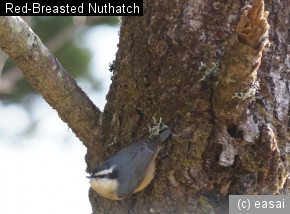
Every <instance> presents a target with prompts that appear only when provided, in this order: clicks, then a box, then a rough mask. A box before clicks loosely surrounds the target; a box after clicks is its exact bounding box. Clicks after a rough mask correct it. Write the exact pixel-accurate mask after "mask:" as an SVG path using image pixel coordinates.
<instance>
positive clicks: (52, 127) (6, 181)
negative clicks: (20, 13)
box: [0, 16, 120, 214]
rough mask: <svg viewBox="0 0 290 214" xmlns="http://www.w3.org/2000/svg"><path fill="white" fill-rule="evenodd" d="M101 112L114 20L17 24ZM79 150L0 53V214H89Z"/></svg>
mask: <svg viewBox="0 0 290 214" xmlns="http://www.w3.org/2000/svg"><path fill="white" fill-rule="evenodd" d="M22 18H23V19H24V20H25V21H26V22H27V23H28V24H29V26H30V27H31V28H32V30H33V31H34V32H35V33H36V34H37V35H38V36H39V38H40V39H41V40H42V42H43V43H44V45H45V46H46V47H47V48H48V49H49V50H50V51H51V53H52V54H53V55H54V56H55V57H56V58H57V59H58V61H59V62H60V63H61V65H62V66H63V67H64V68H65V69H66V70H67V71H68V72H69V73H70V74H71V75H72V76H73V77H74V78H75V80H76V81H77V83H78V85H79V86H80V87H81V88H82V89H83V90H84V91H85V92H86V93H87V95H88V96H89V97H90V99H91V100H92V101H93V102H94V103H95V105H96V106H97V107H99V108H100V110H103V108H104V106H105V103H106V98H105V97H106V94H107V93H108V90H109V86H110V84H111V76H112V74H111V73H110V71H109V63H110V62H112V61H113V60H115V54H116V51H117V44H118V42H119V36H118V32H119V28H120V26H119V23H120V21H119V17H84V16H83V17H81V16H78V17H72V16H71V17H69V16H67V17H22ZM85 154H86V148H85V147H84V146H83V144H82V142H80V141H79V140H78V138H77V137H76V136H75V134H74V133H73V132H72V131H71V130H70V128H69V127H68V126H67V124H65V123H63V122H62V121H61V119H60V118H59V117H58V115H57V112H56V111H55V110H53V109H52V108H51V107H50V106H49V105H48V104H47V103H46V102H45V101H44V99H43V98H42V96H41V95H40V94H39V93H38V92H36V91H35V90H34V89H33V88H32V86H31V85H30V84H29V83H28V81H27V80H26V79H25V78H24V77H23V75H22V73H21V72H20V71H19V69H18V68H17V67H16V66H15V64H14V62H13V61H12V60H11V59H10V58H9V57H8V56H7V55H6V54H5V53H4V52H2V51H1V50H0V213H1V214H19V213H21V214H26V213H27V214H28V213H29V214H36V213H37V214H39V213H42V214H46V213H50V214H51V213H54V214H58V213H61V214H63V213H70V214H74V213H78V214H79V213H91V206H90V202H89V198H88V190H89V187H90V183H89V180H88V179H87V178H86V177H85V176H86V175H88V174H87V173H86V172H85V169H86V163H85V159H84V156H85Z"/></svg>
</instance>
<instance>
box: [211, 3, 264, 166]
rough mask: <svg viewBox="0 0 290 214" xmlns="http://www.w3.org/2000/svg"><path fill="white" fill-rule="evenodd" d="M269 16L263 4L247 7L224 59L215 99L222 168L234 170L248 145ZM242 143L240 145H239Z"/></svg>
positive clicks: (216, 135)
mask: <svg viewBox="0 0 290 214" xmlns="http://www.w3.org/2000/svg"><path fill="white" fill-rule="evenodd" d="M268 15H269V13H268V12H267V11H265V10H264V1H263V0H256V1H255V2H254V4H253V6H247V7H246V8H245V9H244V11H242V15H241V18H240V21H239V23H238V25H237V30H236V33H235V34H234V35H233V36H232V37H231V39H230V40H229V41H228V46H227V49H226V51H225V57H224V59H223V61H222V66H221V70H220V73H219V77H218V85H217V86H216V88H215V91H214V95H213V111H214V115H215V141H216V142H217V143H219V144H221V145H223V151H222V152H221V154H220V156H219V164H220V165H221V166H231V165H232V164H233V163H234V157H235V155H237V154H238V152H239V151H240V150H239V149H238V146H237V144H248V143H254V142H252V141H253V139H254V137H253V139H251V140H250V141H251V142H248V141H247V142H246V141H244V140H242V139H245V137H244V136H242V138H240V136H238V137H237V136H236V135H239V134H238V133H244V134H245V135H246V133H247V130H246V126H245V125H244V123H245V121H249V119H251V118H250V117H251V116H250V114H249V113H247V109H248V105H249V103H250V102H251V101H253V100H254V98H255V93H256V91H257V90H258V88H259V82H258V81H257V79H256V78H257V71H258V68H259V66H260V64H261V58H262V51H263V49H264V47H265V46H266V44H267V43H268V30H269V24H268V22H267V17H268ZM237 141H239V142H237Z"/></svg>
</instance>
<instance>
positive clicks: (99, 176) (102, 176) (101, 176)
mask: <svg viewBox="0 0 290 214" xmlns="http://www.w3.org/2000/svg"><path fill="white" fill-rule="evenodd" d="M106 176H107V174H103V175H98V178H105V177H106Z"/></svg>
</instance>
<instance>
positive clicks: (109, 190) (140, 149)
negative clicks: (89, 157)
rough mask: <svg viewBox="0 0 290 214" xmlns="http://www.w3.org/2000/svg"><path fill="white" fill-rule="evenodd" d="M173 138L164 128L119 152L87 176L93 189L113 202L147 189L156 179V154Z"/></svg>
mask: <svg viewBox="0 0 290 214" xmlns="http://www.w3.org/2000/svg"><path fill="white" fill-rule="evenodd" d="M171 137H172V133H171V131H170V130H169V129H165V130H163V131H161V132H160V134H159V135H155V136H153V137H152V138H148V139H143V140H139V141H138V142H136V143H133V144H131V145H130V146H128V147H126V148H125V149H123V150H121V151H119V152H118V153H117V154H116V155H114V156H113V157H111V158H109V159H108V160H107V161H106V162H105V163H104V164H103V165H101V166H99V167H97V168H95V169H93V171H92V173H91V176H87V178H89V179H91V185H92V188H93V189H94V190H95V191H97V192H98V193H99V194H100V195H102V196H104V197H106V198H108V199H112V200H122V199H123V198H125V197H126V196H129V195H131V194H133V193H136V192H139V191H140V190H142V189H144V188H145V187H146V186H147V185H148V184H149V183H150V182H151V181H152V179H153V178H154V175H155V158H156V156H157V153H158V152H159V150H160V148H161V146H162V144H164V143H165V142H167V141H168V140H170V139H171Z"/></svg>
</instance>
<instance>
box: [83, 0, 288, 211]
mask: <svg viewBox="0 0 290 214" xmlns="http://www.w3.org/2000/svg"><path fill="white" fill-rule="evenodd" d="M251 4H252V5H253V7H252V10H251V8H250V7H245V8H243V7H244V6H245V1H238V0H233V1H218V2H213V1H205V0H201V1H199V0H193V1H182V2H181V1H144V16H143V17H123V18H122V25H121V30H120V43H119V50H118V52H117V55H116V60H115V70H114V77H113V83H112V85H111V87H110V91H109V93H108V95H107V100H108V103H107V105H106V107H105V111H104V120H103V125H102V131H101V132H102V135H101V136H100V138H99V139H98V144H96V147H95V148H94V149H92V150H89V151H88V154H87V162H88V169H89V170H91V169H92V168H93V167H95V166H97V165H99V164H101V163H102V162H103V161H105V160H106V159H107V158H108V157H110V156H111V155H113V154H114V153H116V151H119V150H120V149H121V148H124V147H125V146H128V145H129V144H131V143H133V142H134V141H136V140H138V139H140V138H143V137H146V136H147V135H148V128H147V127H148V126H149V125H150V123H152V117H153V116H154V117H155V118H157V119H158V118H162V121H163V122H164V123H165V124H166V125H168V126H169V127H170V128H171V130H172V131H173V133H175V134H176V135H177V136H176V137H175V138H174V140H173V141H172V142H171V143H170V144H167V146H166V148H165V150H163V151H161V152H160V155H159V158H158V159H157V173H156V177H155V179H154V180H153V182H152V183H151V184H150V185H149V186H148V187H147V188H146V189H145V190H144V191H142V192H141V193H138V194H135V195H133V196H132V197H129V198H126V199H125V200H123V201H109V200H106V199H104V198H102V197H100V196H98V194H97V193H96V192H94V191H93V190H90V199H91V203H92V206H93V210H94V213H100V212H109V213H125V212H128V213H226V212H228V211H227V209H228V195H229V194H280V193H281V192H282V193H285V192H287V191H286V189H287V188H289V178H287V176H288V174H289V168H288V167H289V166H288V165H289V160H290V159H289V146H290V144H289V139H288V130H287V127H288V122H289V119H288V106H289V88H288V75H287V74H288V70H289V68H290V58H289V56H290V55H289V53H290V52H289V46H287V45H288V44H289V35H288V29H289V23H287V20H289V18H290V17H289V9H288V8H289V6H290V5H289V2H287V1H286V0H284V1H280V3H275V2H273V1H265V9H266V10H267V11H269V17H268V13H267V12H264V2H263V1H261V0H257V1H256V3H255V4H253V2H251ZM242 8H243V9H242ZM250 11H251V12H250ZM278 11H279V12H278ZM278 14H279V15H278ZM240 17H242V18H241V21H240V24H239V25H238V26H237V24H238V22H239V20H240ZM267 18H268V23H269V24H268V23H267V21H266V20H267ZM269 25H270V26H271V28H270V30H269V40H270V43H271V45H270V46H269V47H267V48H266V51H265V50H264V52H262V50H263V49H264V48H265V45H266V44H267V41H268V40H267V34H268V29H269ZM262 55H263V57H262ZM260 64H261V66H260ZM259 66H260V67H259ZM219 71H220V73H219ZM108 130H109V131H108ZM112 142H116V143H115V144H114V145H112V146H109V147H106V145H108V144H111V143H112ZM283 190H285V191H283Z"/></svg>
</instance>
